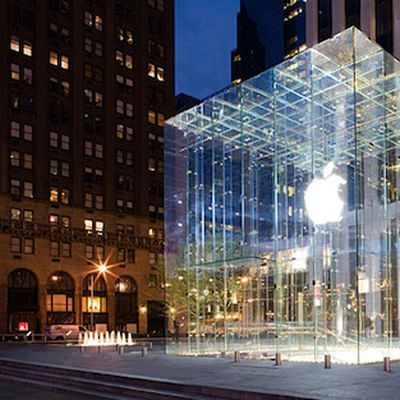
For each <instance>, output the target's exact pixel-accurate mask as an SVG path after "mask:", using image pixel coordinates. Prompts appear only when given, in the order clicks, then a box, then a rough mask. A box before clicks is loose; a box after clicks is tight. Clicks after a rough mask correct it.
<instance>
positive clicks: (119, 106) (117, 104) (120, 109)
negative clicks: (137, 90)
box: [116, 100, 124, 114]
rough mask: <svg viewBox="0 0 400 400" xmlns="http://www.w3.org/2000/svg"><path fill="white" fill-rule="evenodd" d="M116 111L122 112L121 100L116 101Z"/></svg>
mask: <svg viewBox="0 0 400 400" xmlns="http://www.w3.org/2000/svg"><path fill="white" fill-rule="evenodd" d="M116 111H117V113H118V114H123V113H124V102H123V101H122V100H117V101H116Z"/></svg>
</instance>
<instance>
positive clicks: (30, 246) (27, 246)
mask: <svg viewBox="0 0 400 400" xmlns="http://www.w3.org/2000/svg"><path fill="white" fill-rule="evenodd" d="M24 253H25V254H33V253H34V242H33V239H27V238H25V239H24Z"/></svg>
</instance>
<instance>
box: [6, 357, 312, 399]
mask: <svg viewBox="0 0 400 400" xmlns="http://www.w3.org/2000/svg"><path fill="white" fill-rule="evenodd" d="M3 374H4V378H7V377H14V378H15V379H20V380H23V379H24V378H26V379H28V380H30V381H31V382H39V383H41V384H47V385H50V386H51V387H52V386H56V385H61V386H66V387H69V388H73V389H74V390H75V391H76V393H78V392H79V390H87V391H89V392H92V393H93V392H94V393H97V394H98V393H101V396H105V397H98V398H99V399H100V398H110V399H113V400H114V399H125V398H126V399H128V398H130V399H132V398H133V399H160V400H161V399H162V400H209V399H214V400H228V399H229V400H278V399H279V400H295V399H297V400H305V399H304V398H299V397H291V396H282V395H274V394H266V393H260V392H252V391H244V390H234V389H227V388H223V387H212V386H204V385H194V384H189V383H183V382H177V381H173V380H167V379H159V378H150V377H143V376H135V375H127V374H115V373H109V372H104V371H98V370H88V369H80V368H72V367H61V366H55V365H50V364H42V363H33V362H26V361H19V360H14V359H6V358H0V378H1V377H2V376H3ZM115 396H117V397H115Z"/></svg>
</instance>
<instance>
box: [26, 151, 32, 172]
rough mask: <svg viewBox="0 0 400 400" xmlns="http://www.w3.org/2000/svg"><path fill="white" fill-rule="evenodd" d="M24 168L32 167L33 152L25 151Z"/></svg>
mask: <svg viewBox="0 0 400 400" xmlns="http://www.w3.org/2000/svg"><path fill="white" fill-rule="evenodd" d="M24 168H26V169H32V154H30V153H24Z"/></svg>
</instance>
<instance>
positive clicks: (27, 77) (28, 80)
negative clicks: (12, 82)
mask: <svg viewBox="0 0 400 400" xmlns="http://www.w3.org/2000/svg"><path fill="white" fill-rule="evenodd" d="M32 79H33V75H32V70H31V69H30V68H24V78H23V80H24V82H25V83H27V84H28V85H32Z"/></svg>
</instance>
